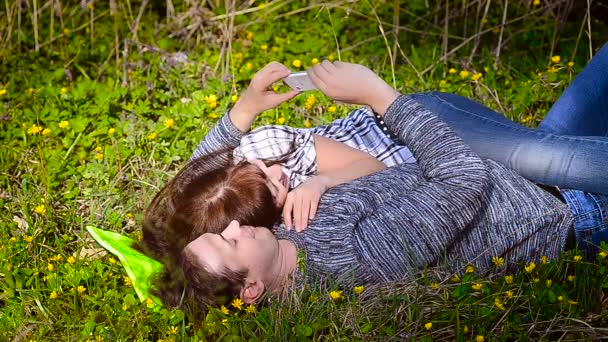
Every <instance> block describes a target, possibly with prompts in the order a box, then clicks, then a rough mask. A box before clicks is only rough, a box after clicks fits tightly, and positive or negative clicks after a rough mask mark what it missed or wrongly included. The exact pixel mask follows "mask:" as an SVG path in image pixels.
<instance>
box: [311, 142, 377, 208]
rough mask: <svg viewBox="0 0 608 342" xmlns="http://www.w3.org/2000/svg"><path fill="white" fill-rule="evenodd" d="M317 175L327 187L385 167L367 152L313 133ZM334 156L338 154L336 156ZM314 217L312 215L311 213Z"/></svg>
mask: <svg viewBox="0 0 608 342" xmlns="http://www.w3.org/2000/svg"><path fill="white" fill-rule="evenodd" d="M314 139H315V148H316V151H317V168H318V175H319V176H321V177H323V178H324V179H325V181H326V185H327V188H333V187H334V186H336V185H338V184H342V183H347V182H350V181H351V180H353V179H357V178H359V177H363V176H367V175H369V174H372V173H375V172H378V171H381V170H384V169H385V168H386V167H385V166H384V164H383V163H382V162H381V161H379V160H378V159H376V158H374V157H373V156H371V155H370V154H369V153H366V152H363V151H360V150H357V149H355V148H352V147H350V146H348V145H346V144H344V143H341V142H338V141H335V140H332V139H329V138H325V137H322V136H318V135H315V136H314ZM336 156H340V157H339V158H336ZM313 217H314V215H313Z"/></svg>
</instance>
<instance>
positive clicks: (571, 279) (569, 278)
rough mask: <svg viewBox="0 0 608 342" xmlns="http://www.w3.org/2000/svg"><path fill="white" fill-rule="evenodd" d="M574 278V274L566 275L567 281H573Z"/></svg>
mask: <svg viewBox="0 0 608 342" xmlns="http://www.w3.org/2000/svg"><path fill="white" fill-rule="evenodd" d="M575 278H576V276H573V275H569V276H568V281H569V282H573V281H574V279H575Z"/></svg>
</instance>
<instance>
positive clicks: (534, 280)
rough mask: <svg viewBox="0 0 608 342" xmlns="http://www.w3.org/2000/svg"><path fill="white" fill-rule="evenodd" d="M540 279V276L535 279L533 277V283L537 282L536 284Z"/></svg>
mask: <svg viewBox="0 0 608 342" xmlns="http://www.w3.org/2000/svg"><path fill="white" fill-rule="evenodd" d="M539 281H540V279H539V278H534V279H532V282H533V283H535V284H536V283H538V282H539Z"/></svg>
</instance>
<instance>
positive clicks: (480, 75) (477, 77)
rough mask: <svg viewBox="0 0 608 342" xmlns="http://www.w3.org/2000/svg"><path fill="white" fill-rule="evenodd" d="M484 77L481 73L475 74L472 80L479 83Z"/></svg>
mask: <svg viewBox="0 0 608 342" xmlns="http://www.w3.org/2000/svg"><path fill="white" fill-rule="evenodd" d="M482 76H483V75H482V74H481V73H480V72H478V73H475V74H473V76H471V79H472V80H473V81H478V80H479V79H480V78H481V77H482Z"/></svg>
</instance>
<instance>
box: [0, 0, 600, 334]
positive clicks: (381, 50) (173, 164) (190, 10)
mask: <svg viewBox="0 0 608 342" xmlns="http://www.w3.org/2000/svg"><path fill="white" fill-rule="evenodd" d="M581 3H582V2H578V1H568V0H559V1H544V0H543V1H539V0H530V1H523V0H522V1H511V2H506V1H489V0H488V1H486V0H478V1H468V2H467V1H442V2H441V3H439V4H437V3H435V2H432V1H423V0H416V1H414V0H412V1H393V2H390V1H379V2H374V1H361V2H358V1H346V0H342V1H339V0H334V1H325V2H319V1H295V0H276V1H267V2H263V1H254V0H251V1H230V0H227V1H217V0H209V1H202V0H201V1H171V0H168V1H166V2H159V1H157V2H152V3H149V2H148V1H141V2H138V1H118V2H117V1H113V0H111V1H109V2H101V1H89V2H87V1H82V2H80V1H48V2H45V3H43V2H41V1H37V0H30V1H8V0H7V1H5V2H3V4H0V101H1V102H2V103H3V106H2V107H1V108H0V127H1V130H0V135H1V137H2V140H1V147H0V165H1V166H0V207H2V210H0V288H1V289H2V292H1V293H0V340H14V341H50V340H59V341H64V340H65V341H67V340H70V341H71V340H93V341H104V340H105V341H132V340H137V341H140V340H141V341H161V340H162V341H198V340H218V339H222V340H226V341H241V340H279V341H285V340H345V341H351V340H353V341H357V340H358V341H361V340H424V341H431V340H446V341H453V340H458V341H493V340H598V339H603V338H608V310H607V306H608V304H607V303H608V299H607V298H606V293H607V289H608V258H607V253H608V246H607V245H603V246H602V252H601V253H600V254H598V256H597V261H595V262H586V261H584V260H583V259H582V258H581V256H580V254H579V253H578V252H576V251H572V252H569V253H567V254H564V255H563V257H562V258H560V260H546V259H544V258H543V259H541V260H535V261H532V262H530V263H528V264H525V265H517V267H518V269H519V270H520V271H519V272H516V273H507V272H506V271H505V270H506V268H507V266H508V265H506V263H505V261H504V260H503V259H501V258H495V260H494V265H495V267H494V269H493V270H490V271H489V272H478V270H475V269H473V268H471V267H468V268H466V269H463V270H462V271H461V272H460V273H458V274H445V273H441V272H438V271H436V270H432V269H429V270H423V271H421V272H420V273H419V274H417V275H416V276H413V277H412V279H409V280H407V281H403V282H400V283H397V284H391V285H389V286H383V287H378V288H373V289H372V288H367V289H366V288H363V287H356V288H354V289H344V288H331V289H323V290H319V289H312V288H307V289H303V290H302V291H299V292H297V293H294V294H293V295H292V296H291V297H290V298H289V299H288V300H287V302H285V303H279V302H269V303H266V304H264V305H262V306H258V307H255V306H244V305H242V303H240V302H238V301H235V302H233V303H232V304H231V305H230V306H229V307H221V308H212V309H211V311H210V312H209V314H208V315H207V316H206V318H205V319H204V320H202V321H198V320H191V319H187V318H186V317H184V316H185V315H184V313H183V312H182V311H180V310H171V309H167V308H164V309H154V308H152V305H150V302H149V301H144V302H143V303H140V301H139V300H138V298H137V296H136V294H135V291H134V290H133V287H132V284H131V280H130V279H129V278H128V277H127V276H126V274H125V273H124V270H123V268H122V267H121V265H120V263H119V262H117V260H116V259H115V258H113V257H112V256H111V255H108V254H107V253H106V252H105V251H104V250H103V249H102V248H100V247H99V246H98V245H97V244H95V243H94V242H93V241H92V239H91V238H90V236H88V234H87V233H86V231H85V229H84V228H85V226H87V225H94V226H97V227H99V228H103V229H107V230H112V231H116V232H121V233H124V234H126V235H128V236H130V237H133V238H140V236H141V233H140V229H139V222H141V218H142V211H143V209H144V208H145V206H146V205H147V203H149V201H150V200H151V198H152V196H153V195H154V194H155V192H156V191H157V190H158V189H159V188H160V187H162V185H163V184H164V183H165V182H166V181H167V180H168V179H169V178H170V177H171V176H172V175H173V174H175V172H176V170H178V169H179V167H180V166H181V165H183V164H184V162H185V160H187V158H188V157H189V155H190V153H191V152H192V151H193V149H194V147H195V146H196V144H197V143H198V141H199V140H200V139H201V137H202V136H204V134H206V132H207V131H208V129H209V128H210V127H212V126H213V124H214V123H215V122H216V121H217V119H218V118H219V117H220V116H221V115H223V113H224V112H225V111H226V110H227V109H228V108H230V106H231V104H232V103H234V102H235V101H236V100H237V99H238V95H239V92H240V91H241V90H243V89H244V88H245V87H246V85H247V84H248V81H249V80H250V78H251V76H252V75H253V74H254V73H255V71H256V70H258V69H259V68H260V67H262V66H263V65H265V64H266V63H268V62H269V61H272V60H277V61H280V62H282V63H285V64H286V65H288V66H289V67H290V68H292V69H293V70H305V69H306V68H307V67H309V66H311V65H313V64H315V63H317V62H318V61H319V60H322V59H324V58H327V59H329V60H330V61H333V60H344V61H351V62H357V63H362V64H365V65H368V66H369V67H371V68H372V69H373V70H375V71H377V72H379V73H380V74H381V75H383V77H384V78H385V79H386V80H387V81H388V82H390V83H391V84H394V85H395V86H396V87H397V88H398V89H399V90H400V91H402V92H404V93H409V92H419V91H429V90H440V91H446V92H453V93H457V94H461V95H465V96H469V97H471V98H474V99H476V100H477V101H480V102H482V103H484V104H486V105H488V106H489V107H491V108H493V109H495V110H497V111H499V112H501V113H504V114H505V115H506V116H507V117H509V118H510V119H513V120H515V121H518V122H521V123H523V124H525V125H527V126H530V127H533V126H535V125H536V124H538V122H540V120H542V118H543V116H544V114H545V113H546V112H547V110H548V109H549V108H550V106H551V104H552V103H553V102H554V101H555V99H556V98H557V97H558V96H559V94H560V93H561V92H562V91H563V89H564V88H565V87H566V86H567V84H568V83H569V82H570V80H571V79H572V78H573V77H574V76H575V75H576V74H577V72H579V71H580V70H581V69H582V68H583V67H584V65H585V64H586V62H587V61H588V60H589V57H590V53H591V52H592V51H593V50H594V49H596V48H598V47H599V46H601V45H602V44H603V43H605V42H606V41H607V40H608V39H607V38H608V34H607V33H608V29H607V26H606V23H605V22H602V21H601V20H599V19H598V18H600V17H599V15H598V14H597V13H601V11H602V10H603V7H601V6H600V5H596V6H595V7H593V8H587V7H586V5H585V6H581ZM594 13H595V15H594ZM589 14H590V15H589ZM277 90H278V91H282V90H283V88H282V87H281V86H280V85H277ZM350 109H351V107H348V106H344V105H340V104H335V103H332V102H331V101H330V100H329V99H327V98H326V97H325V96H324V95H323V94H321V93H318V92H307V93H304V94H301V95H299V96H298V97H297V98H296V99H295V100H293V101H291V102H289V103H287V104H284V105H281V106H280V107H278V108H277V109H274V110H271V111H268V112H266V113H264V114H263V115H261V117H260V118H259V120H258V121H257V122H256V125H264V124H271V123H275V124H286V125H291V126H296V127H310V126H312V125H320V124H323V123H327V122H330V121H331V120H333V119H335V118H340V117H343V116H345V115H346V113H348V111H349V110H350Z"/></svg>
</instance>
